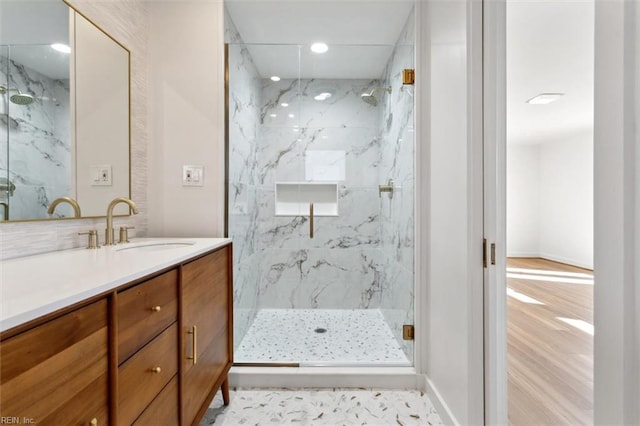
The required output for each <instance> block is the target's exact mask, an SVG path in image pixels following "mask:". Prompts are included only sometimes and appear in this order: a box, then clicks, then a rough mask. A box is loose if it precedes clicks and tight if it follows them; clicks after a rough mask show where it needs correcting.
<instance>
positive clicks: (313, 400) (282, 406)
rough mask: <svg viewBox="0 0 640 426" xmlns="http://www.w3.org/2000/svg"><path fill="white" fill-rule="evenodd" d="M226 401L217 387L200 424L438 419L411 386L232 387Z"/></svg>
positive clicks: (375, 424)
mask: <svg viewBox="0 0 640 426" xmlns="http://www.w3.org/2000/svg"><path fill="white" fill-rule="evenodd" d="M230 400H231V401H230V404H229V406H227V407H225V406H224V405H223V404H222V397H221V394H220V392H219V393H218V394H217V395H216V397H215V398H214V400H213V402H212V404H211V406H210V408H209V410H207V413H206V414H205V417H204V418H203V419H202V421H201V422H200V426H208V425H216V426H232V425H233V426H236V425H256V426H258V425H282V424H300V425H331V426H340V425H344V426H352V425H370V426H410V425H420V426H430V425H433V426H436V425H442V424H444V423H443V422H442V420H441V418H440V416H439V415H438V412H437V411H436V409H435V407H434V406H433V404H432V403H431V401H430V400H429V398H428V397H427V395H425V394H424V392H421V391H417V390H387V389H349V388H346V389H345V388H333V389H232V390H231V391H230Z"/></svg>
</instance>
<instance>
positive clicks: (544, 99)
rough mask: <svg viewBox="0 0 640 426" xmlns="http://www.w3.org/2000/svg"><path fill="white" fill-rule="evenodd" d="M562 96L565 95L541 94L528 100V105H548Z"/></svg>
mask: <svg viewBox="0 0 640 426" xmlns="http://www.w3.org/2000/svg"><path fill="white" fill-rule="evenodd" d="M562 96H564V93H540V94H539V95H536V96H534V97H533V98H531V99H528V100H527V103H528V104H531V105H546V104H550V103H551V102H555V101H557V100H558V99H560V98H561V97H562Z"/></svg>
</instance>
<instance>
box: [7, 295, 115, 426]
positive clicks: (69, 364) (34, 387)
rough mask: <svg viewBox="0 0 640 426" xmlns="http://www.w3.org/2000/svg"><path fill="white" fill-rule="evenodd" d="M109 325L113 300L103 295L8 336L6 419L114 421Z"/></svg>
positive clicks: (59, 422)
mask: <svg viewBox="0 0 640 426" xmlns="http://www.w3.org/2000/svg"><path fill="white" fill-rule="evenodd" d="M107 324H108V311H107V301H106V300H100V301H98V302H95V303H92V304H90V305H88V306H85V307H82V308H79V309H77V310H75V311H72V312H70V313H68V314H65V315H63V316H60V317H58V318H55V319H53V320H51V321H48V322H46V323H44V324H42V325H38V326H36V327H34V328H31V329H29V330H27V331H24V332H22V333H20V334H18V335H15V336H13V337H10V338H8V339H6V340H2V341H1V342H0V365H1V367H0V368H1V371H0V382H1V389H0V415H1V416H2V418H3V419H4V418H9V419H8V420H6V421H7V422H12V423H14V424H26V423H35V424H40V425H90V424H95V425H107V424H109V397H108V396H109V375H108V338H109V336H108V330H107ZM12 418H17V419H19V420H16V421H14V420H12ZM3 422H4V421H3Z"/></svg>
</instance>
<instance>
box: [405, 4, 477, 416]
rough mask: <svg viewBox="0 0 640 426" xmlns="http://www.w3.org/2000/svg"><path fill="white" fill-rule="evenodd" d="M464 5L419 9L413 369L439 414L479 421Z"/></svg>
mask: <svg viewBox="0 0 640 426" xmlns="http://www.w3.org/2000/svg"><path fill="white" fill-rule="evenodd" d="M471 3H472V2H466V1H456V2H439V1H434V2H426V5H425V3H422V4H421V6H422V7H421V8H419V9H418V11H419V13H418V16H419V17H420V18H419V19H421V22H420V30H419V31H418V34H419V41H418V43H419V44H418V47H417V50H418V51H419V52H420V57H419V63H418V64H419V65H418V67H417V72H418V76H417V80H419V81H421V82H422V85H421V86H418V93H420V96H424V97H423V98H421V100H420V104H419V106H418V113H419V115H418V118H417V122H418V134H419V139H418V160H417V161H418V162H419V166H418V167H417V171H418V179H419V185H418V187H419V188H418V193H419V198H418V200H419V205H420V206H421V207H420V212H419V216H418V222H420V223H419V224H418V229H419V230H420V235H421V239H420V252H419V257H418V259H417V262H416V263H417V264H418V268H419V276H420V277H421V278H420V282H419V284H418V285H419V286H422V287H423V288H422V289H421V291H420V292H419V294H420V295H421V299H422V300H423V303H424V304H422V305H421V306H422V310H421V312H420V313H419V315H420V317H419V318H420V324H418V326H417V327H418V330H423V331H422V333H423V334H422V336H421V337H422V338H423V339H425V340H426V342H425V343H424V345H423V346H422V348H423V353H422V354H421V359H420V371H421V372H422V373H425V374H426V375H427V383H428V388H429V392H430V395H431V396H432V397H433V398H435V399H436V400H437V403H438V404H440V409H441V413H442V414H443V415H444V416H445V417H449V420H450V421H452V422H454V423H459V424H481V423H482V422H483V402H482V401H483V398H482V395H483V383H482V368H483V365H482V362H483V361H482V360H483V356H482V340H481V339H482V317H481V316H480V318H478V317H477V316H474V313H476V312H478V311H477V310H475V308H476V306H475V305H476V304H478V303H479V304H480V306H481V305H482V297H481V296H480V297H479V298H478V297H474V296H476V294H477V293H475V292H474V289H473V287H474V286H477V287H476V288H477V289H479V290H480V294H481V289H482V282H481V279H482V273H481V271H480V272H479V273H477V272H478V270H477V269H474V267H473V266H472V265H474V264H475V265H476V266H477V267H479V268H480V269H481V268H482V265H481V263H480V259H481V258H480V256H479V249H480V245H479V244H480V242H481V241H482V234H481V226H480V229H478V228H477V227H476V223H477V222H476V220H475V219H479V218H481V215H478V211H481V207H480V208H479V209H478V206H477V205H475V204H474V203H473V200H474V194H477V193H482V187H481V186H480V188H479V189H478V186H477V185H478V184H479V185H481V180H482V179H476V175H475V174H474V170H477V169H478V160H480V165H481V156H479V157H478V156H477V155H475V154H476V151H475V149H476V148H478V147H481V144H479V143H478V142H479V141H478V140H476V139H474V138H473V137H471V129H472V124H471V123H470V121H469V117H468V116H467V114H466V113H467V112H468V111H469V108H470V105H471V102H472V101H471V90H472V88H471V87H470V85H469V82H470V81H471V69H470V63H469V62H470V57H471V55H472V53H473V52H472V51H471V48H470V46H469V44H468V34H469V31H470V30H471V29H470V26H471V23H470V20H471V16H470V9H469V8H470V5H471ZM427 79H428V80H427ZM480 224H481V220H480ZM478 231H479V232H480V233H478ZM473 241H475V242H476V243H477V244H473V243H472V242H473ZM478 277H479V278H480V282H478V281H477V278H478ZM480 315H481V308H480ZM422 327H424V328H422ZM478 337H479V338H480V340H478ZM478 375H479V376H478ZM478 377H480V380H477V379H478Z"/></svg>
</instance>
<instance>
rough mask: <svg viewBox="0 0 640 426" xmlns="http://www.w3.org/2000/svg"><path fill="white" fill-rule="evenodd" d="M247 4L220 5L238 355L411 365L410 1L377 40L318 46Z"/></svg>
mask: <svg viewBox="0 0 640 426" xmlns="http://www.w3.org/2000/svg"><path fill="white" fill-rule="evenodd" d="M302 3H305V2H299V4H298V3H296V4H295V5H294V4H292V3H290V2H286V6H287V7H295V8H304V7H308V5H307V6H305V5H304V4H302ZM311 3H312V2H310V3H309V4H311ZM256 4H257V3H256ZM318 4H319V3H318ZM324 4H326V3H323V6H322V7H325V6H324ZM253 6H255V5H252V7H251V8H249V7H248V6H246V5H244V4H243V2H231V3H229V4H227V7H228V11H227V14H226V16H225V19H226V39H227V42H228V45H227V54H226V56H227V70H228V82H227V96H228V118H227V119H228V121H227V129H228V130H227V139H228V141H227V143H228V149H227V155H228V158H227V163H228V169H227V173H228V178H227V182H228V187H227V190H228V191H227V192H228V200H227V217H228V220H227V227H228V236H229V237H231V238H233V244H234V315H235V318H234V341H235V354H234V359H235V362H236V363H237V364H241V365H247V364H249V365H255V364H258V365H299V366H373V365H376V366H377V365H385V366H410V365H412V363H413V342H412V341H411V340H405V339H404V338H403V328H404V329H411V327H412V325H413V318H414V312H413V310H414V273H413V269H414V258H413V247H414V235H413V229H414V226H413V223H414V138H413V97H412V95H411V93H410V92H411V90H413V87H409V86H406V87H403V85H402V80H401V77H400V76H401V74H402V70H403V69H412V68H414V66H413V64H414V42H413V40H414V25H413V11H412V7H411V6H412V4H411V3H408V2H407V3H406V4H405V5H404V6H405V7H404V8H400V9H397V8H396V9H393V10H395V12H394V13H399V14H400V15H402V16H401V17H397V19H396V21H397V25H396V26H397V31H396V32H395V33H394V35H393V36H389V38H388V42H387V43H386V44H385V43H371V44H366V43H363V44H348V43H344V44H340V43H327V44H328V50H327V51H326V52H325V53H322V54H318V53H314V52H312V51H311V50H310V44H311V43H310V42H311V41H317V40H309V42H307V41H306V40H297V41H296V42H291V43H272V42H271V39H265V40H262V39H260V38H257V37H255V36H254V35H253V34H252V33H251V31H249V30H247V28H249V29H251V26H248V25H247V22H251V19H247V20H245V19H244V18H245V17H244V16H243V15H242V14H243V13H260V12H256V10H255V8H253ZM256 7H258V6H256ZM265 13H266V12H265ZM292 13H293V12H292ZM302 15H303V14H302V11H300V16H302ZM387 15H389V13H387ZM254 17H255V16H252V17H251V18H254ZM261 19H263V22H265V24H264V27H263V28H262V30H263V33H266V32H268V28H269V24H268V23H266V20H268V17H266V16H262V17H261ZM236 23H237V25H236ZM309 26H310V27H311V26H313V25H309ZM319 27H321V25H319ZM284 38H285V37H284V36H283V37H282V39H284ZM292 41H293V40H292ZM336 61H337V62H336ZM365 95H366V96H365ZM363 101H364V102H363ZM388 182H393V185H394V187H393V191H386V192H385V191H380V190H379V186H380V185H381V184H383V185H388ZM390 195H393V196H390ZM311 204H312V205H313V208H312V209H310V207H311ZM311 220H313V225H312V226H310V222H311ZM311 231H313V234H311V233H310V232H311ZM404 326H406V327H404ZM404 337H407V336H406V334H405V336H404Z"/></svg>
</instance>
